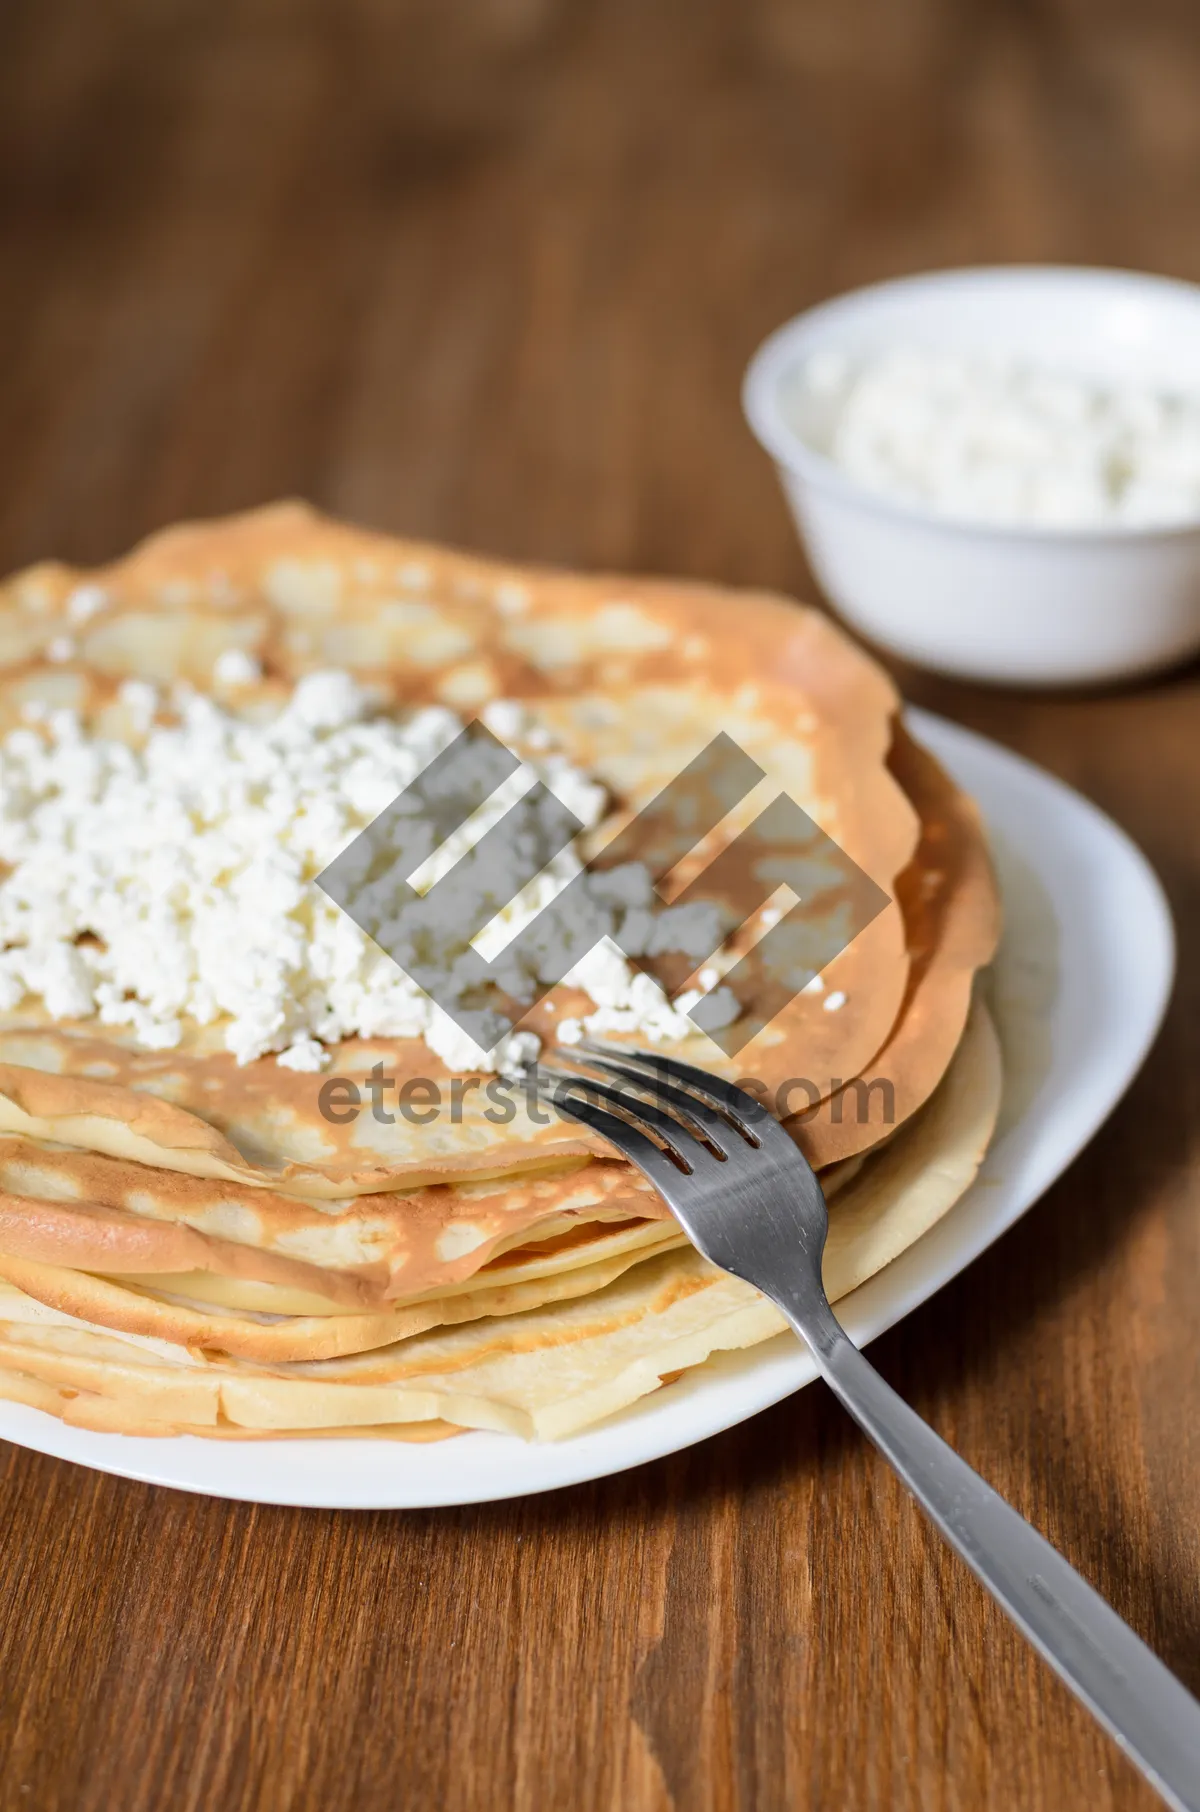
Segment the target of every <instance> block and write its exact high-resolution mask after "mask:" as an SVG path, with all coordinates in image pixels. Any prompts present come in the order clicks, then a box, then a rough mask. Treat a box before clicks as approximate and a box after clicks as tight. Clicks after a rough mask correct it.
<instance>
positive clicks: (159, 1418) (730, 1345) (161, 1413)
mask: <svg viewBox="0 0 1200 1812" xmlns="http://www.w3.org/2000/svg"><path fill="white" fill-rule="evenodd" d="M999 1098H1000V1070H999V1049H998V1044H997V1040H996V1037H995V1032H994V1029H993V1028H992V1025H991V1022H990V1020H989V1018H988V1016H987V1013H986V1010H985V1009H984V1008H983V1007H982V1006H981V1005H977V1006H976V1008H975V1011H974V1012H973V1013H972V1015H971V1018H970V1020H969V1022H968V1026H967V1030H966V1033H965V1035H964V1038H963V1041H962V1045H961V1049H960V1051H959V1054H958V1056H957V1057H956V1059H955V1062H954V1063H953V1064H952V1066H951V1068H950V1070H949V1072H948V1074H947V1075H946V1077H945V1078H944V1079H943V1081H942V1083H941V1085H940V1086H939V1088H938V1089H937V1091H936V1092H935V1094H934V1096H933V1098H932V1100H931V1101H930V1102H929V1104H928V1106H927V1107H926V1109H925V1110H924V1111H923V1112H922V1113H921V1114H920V1115H919V1116H917V1117H916V1118H915V1119H914V1120H913V1121H912V1122H911V1123H910V1124H909V1125H908V1126H907V1127H906V1128H905V1129H904V1131H903V1132H902V1133H901V1134H900V1135H899V1136H898V1137H897V1138H896V1139H895V1140H893V1141H892V1142H891V1144H890V1145H888V1146H887V1147H886V1148H885V1149H884V1150H883V1151H881V1152H880V1153H879V1154H878V1155H877V1156H876V1157H875V1158H874V1159H872V1160H871V1162H870V1163H869V1164H867V1165H865V1166H863V1167H862V1169H861V1171H860V1173H859V1175H858V1176H857V1177H856V1178H854V1179H853V1180H852V1181H851V1182H850V1183H849V1184H848V1185H847V1188H846V1191H845V1194H844V1197H843V1199H842V1201H841V1202H840V1203H839V1205H838V1207H837V1209H836V1211H835V1212H834V1214H833V1215H832V1217H831V1225H830V1239H829V1244H828V1248H827V1251H826V1258H825V1275H826V1284H827V1288H828V1290H829V1293H830V1295H831V1297H832V1298H834V1299H836V1298H837V1297H839V1296H841V1295H842V1294H844V1293H845V1292H846V1291H847V1290H849V1289H852V1288H854V1287H855V1286H856V1285H857V1284H858V1283H860V1282H862V1281H863V1280H864V1279H865V1278H866V1277H868V1276H870V1275H871V1274H872V1273H873V1272H874V1271H875V1270H877V1269H878V1268H879V1267H880V1266H881V1265H884V1264H886V1263H888V1262H889V1261H890V1260H891V1259H892V1258H894V1257H895V1256H896V1255H897V1253H899V1252H900V1251H902V1250H904V1248H905V1247H907V1246H908V1245H910V1244H911V1243H912V1241H913V1240H914V1239H916V1238H918V1237H919V1236H920V1234H921V1233H923V1232H924V1231H925V1230H926V1229H927V1228H928V1227H929V1226H931V1225H932V1224H933V1222H934V1221H936V1220H937V1219H938V1218H939V1217H940V1216H941V1215H942V1214H944V1213H945V1212H946V1211H947V1209H948V1208H949V1207H950V1206H951V1205H952V1204H953V1203H954V1202H955V1201H957V1200H958V1198H959V1197H960V1196H961V1194H962V1193H963V1191H964V1190H965V1189H966V1187H967V1186H968V1185H969V1183H970V1181H971V1179H972V1177H973V1176H974V1174H975V1172H976V1170H977V1168H978V1165H979V1162H980V1160H981V1158H982V1155H983V1152H984V1150H985V1149H986V1147H987V1143H988V1140H989V1138H990V1136H991V1131H992V1128H993V1126H994V1124H995V1118H996V1113H997V1109H998V1106H999ZM5 1305H6V1306H5ZM0 1311H2V1312H0V1368H3V1370H2V1371H0V1395H2V1394H4V1393H5V1390H6V1380H8V1379H11V1378H15V1379H17V1380H23V1379H26V1378H33V1379H35V1380H37V1381H39V1382H40V1383H41V1384H43V1385H45V1386H47V1387H51V1388H52V1389H53V1390H54V1391H55V1392H57V1393H60V1401H62V1400H64V1399H63V1398H62V1396H61V1393H65V1392H73V1391H78V1392H85V1393H88V1394H89V1396H90V1397H91V1398H92V1399H95V1400H107V1401H109V1402H111V1403H112V1404H114V1406H116V1408H115V1410H114V1414H118V1413H119V1414H121V1415H124V1416H126V1417H127V1418H129V1419H130V1420H131V1421H135V1420H136V1421H137V1422H138V1424H139V1425H143V1424H145V1423H146V1422H150V1423H155V1424H158V1425H159V1426H160V1427H161V1430H162V1432H164V1433H165V1432H168V1431H172V1430H174V1429H177V1428H180V1427H183V1426H186V1427H187V1428H188V1429H189V1430H191V1431H203V1430H204V1429H205V1428H206V1427H211V1428H216V1427H218V1426H219V1425H221V1424H223V1423H234V1424H236V1425H238V1426H240V1427H243V1428H248V1429H249V1428H261V1429H264V1430H273V1431H276V1432H279V1431H282V1430H285V1429H288V1430H294V1431H297V1432H299V1431H307V1430H308V1429H316V1428H333V1427H337V1428H348V1427H351V1426H359V1427H360V1428H361V1429H363V1430H364V1431H365V1430H367V1429H370V1428H375V1427H378V1426H380V1425H384V1424H386V1423H388V1422H397V1423H413V1422H421V1421H425V1420H430V1421H432V1420H440V1421H445V1422H450V1423H454V1424H456V1425H459V1426H463V1427H478V1428H493V1429H500V1430H507V1431H509V1432H514V1433H518V1434H523V1435H525V1436H527V1437H533V1438H538V1439H547V1438H555V1437H558V1436H562V1435H566V1434H570V1433H573V1432H575V1431H576V1430H577V1429H579V1428H581V1427H584V1426H586V1425H588V1424H589V1423H591V1422H594V1421H596V1420H598V1419H600V1418H602V1417H603V1416H606V1415H609V1414H611V1413H612V1412H613V1411H615V1410H617V1409H620V1408H622V1407H624V1406H626V1405H628V1404H630V1403H632V1402H635V1401H636V1400H637V1399H638V1398H639V1397H642V1396H645V1395H646V1394H647V1393H648V1392H650V1391H652V1390H654V1389H656V1388H657V1387H658V1386H659V1385H660V1384H661V1382H662V1381H663V1379H664V1378H665V1377H666V1376H668V1375H673V1374H677V1373H679V1372H681V1371H684V1370H687V1369H690V1368H691V1367H693V1366H696V1365H699V1364H701V1363H703V1361H704V1360H705V1359H706V1358H707V1357H708V1356H709V1355H710V1354H712V1353H715V1352H719V1351H727V1350H731V1349H736V1348H740V1347H745V1346H749V1345H753V1344H755V1343H757V1342H759V1341H762V1340H766V1339H769V1338H770V1337H771V1336H772V1335H773V1334H775V1333H777V1332H779V1331H780V1330H781V1328H782V1327H783V1325H784V1324H783V1322H782V1318H781V1317H780V1316H779V1313H778V1311H777V1310H776V1309H774V1307H773V1306H772V1305H771V1304H769V1303H767V1302H766V1301H765V1300H764V1299H763V1298H761V1297H759V1296H758V1295H757V1293H756V1292H755V1291H753V1290H752V1289H751V1288H750V1287H749V1286H748V1285H746V1284H744V1283H742V1282H741V1281H740V1280H739V1279H736V1278H732V1277H729V1276H727V1275H725V1274H723V1273H721V1272H718V1271H716V1270H714V1269H713V1267H712V1266H709V1265H707V1264H706V1263H705V1261H704V1260H702V1259H701V1258H700V1257H699V1255H698V1254H697V1253H695V1252H694V1251H692V1250H691V1249H687V1250H685V1251H681V1252H667V1253H665V1254H663V1255H662V1256H660V1257H656V1258H651V1259H649V1260H647V1261H645V1262H643V1263H641V1264H638V1265H636V1266H634V1267H632V1268H631V1269H630V1270H629V1271H627V1272H626V1273H625V1275H624V1276H623V1277H621V1278H619V1279H618V1280H617V1281H616V1282H614V1283H612V1284H610V1285H608V1286H607V1287H606V1288H605V1289H603V1290H601V1291H599V1292H597V1293H596V1294H594V1295H591V1296H588V1297H584V1298H581V1299H578V1300H576V1301H574V1302H571V1303H568V1304H566V1305H561V1304H560V1305H555V1306H548V1307H545V1308H542V1309H535V1310H532V1311H530V1312H529V1313H526V1314H522V1315H518V1316H514V1317H502V1318H499V1319H495V1320H488V1321H484V1322H478V1323H472V1324H470V1325H468V1326H465V1327H460V1328H457V1329H455V1330H453V1331H450V1332H438V1333H427V1334H424V1335H418V1336H416V1337H415V1338H412V1339H408V1340H405V1341H403V1342H401V1343H400V1344H398V1345H396V1346H393V1347H390V1348H385V1349H383V1350H381V1351H377V1352H374V1353H370V1354H366V1355H359V1356H356V1357H354V1358H351V1359H340V1360H329V1361H319V1362H314V1363H306V1364H293V1365H289V1366H286V1367H276V1368H272V1369H271V1370H264V1369H262V1368H261V1367H255V1366H251V1365H248V1364H245V1363H242V1364H237V1363H236V1362H229V1363H228V1364H226V1365H221V1366H213V1365H210V1366H204V1365H203V1364H202V1363H200V1362H199V1361H198V1360H196V1359H194V1358H190V1357H188V1356H186V1355H184V1354H182V1353H179V1354H178V1355H177V1356H173V1354H172V1349H171V1348H169V1347H164V1345H163V1343H161V1342H153V1343H150V1342H139V1341H138V1339H137V1338H136V1337H133V1338H127V1339H125V1340H119V1339H115V1338H114V1337H113V1336H112V1335H110V1334H107V1333H105V1332H103V1331H101V1330H97V1329H95V1328H86V1327H81V1326H80V1324H79V1323H77V1322H76V1323H69V1322H66V1320H65V1318H64V1317H62V1316H60V1315H56V1314H55V1312H54V1311H53V1310H47V1309H43V1308H41V1306H40V1305H38V1304H31V1303H30V1299H29V1298H28V1297H27V1296H23V1295H22V1294H21V1292H19V1291H15V1290H12V1291H10V1292H9V1293H8V1295H7V1296H6V1297H5V1298H4V1304H3V1305H0ZM11 1388H13V1389H16V1388H23V1386H16V1387H11ZM44 1406H45V1407H52V1406H53V1405H52V1402H51V1400H50V1399H49V1398H48V1397H47V1398H46V1399H45V1400H44Z"/></svg>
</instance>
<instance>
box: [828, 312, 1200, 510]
mask: <svg viewBox="0 0 1200 1812" xmlns="http://www.w3.org/2000/svg"><path fill="white" fill-rule="evenodd" d="M796 400H797V402H798V404H799V407H800V411H801V413H803V415H804V416H805V417H806V418H809V419H810V420H811V421H812V422H813V423H817V422H821V421H823V422H824V428H823V430H822V432H820V433H819V434H818V433H808V434H807V435H806V437H807V438H809V439H810V440H812V441H813V442H814V444H819V450H820V451H822V452H825V453H827V454H828V456H829V457H830V458H831V459H833V460H834V461H835V462H836V463H837V464H838V465H839V466H841V467H842V468H843V469H844V470H845V471H846V472H848V473H850V474H851V475H852V476H853V477H854V478H857V479H859V480H860V481H861V482H862V483H863V484H865V485H867V486H869V487H870V489H872V490H874V491H878V492H880V493H883V494H887V495H890V496H892V497H895V498H897V499H901V500H904V501H906V502H909V503H916V504H921V505H924V506H926V507H931V508H933V509H935V510H937V511H938V512H939V513H941V514H944V515H947V516H957V517H959V518H960V519H963V520H975V521H988V522H1004V523H1014V524H1016V523H1030V524H1042V525H1046V526H1053V527H1060V528H1072V527H1075V528H1078V527H1087V526H1089V525H1091V526H1103V525H1114V524H1128V525H1130V526H1144V525H1150V524H1167V523H1180V522H1189V521H1195V520H1197V519H1198V518H1200V395H1186V394H1183V393H1180V394H1175V395H1172V394H1168V393H1167V392H1165V391H1162V390H1158V389H1156V388H1154V387H1153V386H1152V385H1149V384H1142V383H1135V382H1132V381H1131V382H1127V383H1103V382H1100V381H1097V380H1093V379H1091V378H1087V377H1082V376H1075V375H1072V374H1071V373H1069V372H1063V371H1055V370H1050V369H1048V368H1045V369H1043V368H1038V367H1036V366H1034V365H1030V364H1027V363H1022V362H1020V361H1018V360H1016V359H1013V358H1010V357H1006V356H1004V355H1002V354H1000V353H998V352H996V353H987V352H980V353H962V352H953V351H942V350H934V349H921V348H916V347H897V348H895V349H892V350H889V351H885V352H882V353H880V354H878V355H876V356H874V357H871V358H867V359H864V360H862V361H860V362H857V363H856V362H853V361H851V360H850V359H849V358H847V357H845V356H843V355H841V354H838V353H821V354H817V355H815V356H814V357H813V358H812V359H811V360H810V362H809V364H808V366H807V367H806V368H805V370H804V372H803V373H802V376H801V389H800V392H799V393H798V396H797V399H796Z"/></svg>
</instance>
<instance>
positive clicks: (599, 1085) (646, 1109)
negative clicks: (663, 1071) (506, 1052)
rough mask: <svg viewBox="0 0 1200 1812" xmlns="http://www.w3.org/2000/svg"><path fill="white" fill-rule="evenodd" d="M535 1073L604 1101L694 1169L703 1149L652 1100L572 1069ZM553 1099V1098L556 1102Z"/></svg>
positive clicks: (546, 1067) (543, 1066)
mask: <svg viewBox="0 0 1200 1812" xmlns="http://www.w3.org/2000/svg"><path fill="white" fill-rule="evenodd" d="M538 1073H539V1075H541V1076H548V1077H549V1078H550V1080H551V1081H552V1082H554V1083H557V1084H562V1083H566V1084H568V1085H570V1086H573V1087H575V1088H579V1089H583V1090H584V1091H585V1097H586V1096H587V1095H596V1096H599V1098H600V1100H601V1101H607V1102H608V1103H609V1105H610V1106H612V1107H615V1108H618V1109H619V1110H620V1113H621V1115H622V1116H624V1115H629V1116H630V1117H631V1119H632V1121H633V1123H634V1125H635V1127H636V1126H638V1124H639V1123H640V1124H641V1125H642V1126H649V1127H650V1128H652V1130H653V1132H654V1134H655V1137H656V1138H657V1139H661V1141H662V1143H663V1144H664V1145H665V1146H666V1148H667V1152H668V1154H669V1155H670V1156H671V1157H672V1158H673V1159H674V1160H675V1162H676V1163H677V1164H679V1165H680V1166H682V1167H683V1168H685V1169H687V1170H694V1169H695V1156H698V1155H699V1153H700V1152H702V1151H704V1149H705V1148H704V1146H703V1145H701V1143H700V1140H699V1138H698V1137H697V1135H696V1134H695V1133H694V1132H693V1131H692V1130H691V1128H690V1127H687V1126H684V1125H683V1124H682V1123H681V1122H680V1121H679V1120H677V1119H676V1118H675V1117H674V1115H673V1114H668V1113H664V1112H663V1110H662V1108H661V1107H656V1106H655V1105H654V1103H653V1102H652V1101H645V1100H641V1099H635V1098H631V1097H630V1095H629V1094H628V1092H622V1090H620V1089H619V1088H610V1087H609V1086H608V1085H607V1083H604V1082H597V1081H596V1080H595V1078H594V1077H592V1076H588V1075H580V1074H578V1072H577V1071H574V1070H562V1069H555V1068H552V1067H551V1066H550V1065H548V1064H539V1066H538ZM557 1098H558V1097H557V1095H555V1097H554V1099H555V1100H557ZM652 1142H653V1141H652ZM693 1154H694V1155H693Z"/></svg>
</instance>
